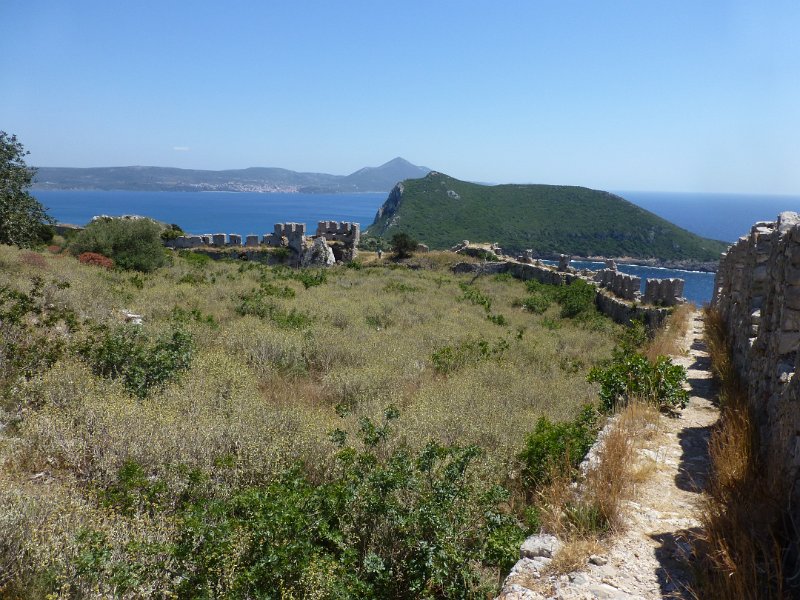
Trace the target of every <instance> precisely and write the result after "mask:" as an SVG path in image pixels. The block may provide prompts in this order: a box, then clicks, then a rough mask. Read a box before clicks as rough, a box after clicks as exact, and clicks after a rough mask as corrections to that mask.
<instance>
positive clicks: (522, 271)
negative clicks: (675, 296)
mask: <svg viewBox="0 0 800 600" xmlns="http://www.w3.org/2000/svg"><path fill="white" fill-rule="evenodd" d="M452 270H453V272H454V273H474V274H480V275H497V274H499V273H509V274H510V275H511V276H513V277H515V278H517V279H521V280H523V281H528V280H530V279H533V280H535V281H538V282H539V283H545V284H548V285H570V284H572V283H573V282H574V281H576V280H578V279H582V280H583V281H586V282H587V283H592V284H594V285H595V286H597V294H596V296H595V302H596V303H597V309H598V310H599V311H600V312H601V313H603V314H604V315H607V316H609V317H610V318H611V319H613V320H614V321H616V322H617V323H623V324H629V323H631V322H632V321H642V322H643V323H644V324H645V325H646V326H647V327H648V328H649V329H651V330H654V329H656V328H658V327H660V326H661V325H663V324H664V322H665V321H666V319H667V316H668V315H669V312H670V310H669V309H668V308H664V307H660V306H647V305H643V304H639V303H637V302H631V301H630V300H625V299H623V298H619V297H617V296H615V295H614V294H613V292H612V290H610V289H608V290H605V289H601V288H600V286H599V285H598V281H597V278H596V274H594V273H592V272H591V271H587V274H581V273H569V272H559V271H558V270H556V269H555V268H554V267H550V266H547V265H544V264H526V263H523V262H519V261H511V260H508V261H500V262H487V263H466V262H465V263H458V264H455V265H453V267H452ZM635 279H637V280H638V279H639V278H638V277H636V278H635ZM637 285H638V284H637ZM637 290H638V288H637Z"/></svg>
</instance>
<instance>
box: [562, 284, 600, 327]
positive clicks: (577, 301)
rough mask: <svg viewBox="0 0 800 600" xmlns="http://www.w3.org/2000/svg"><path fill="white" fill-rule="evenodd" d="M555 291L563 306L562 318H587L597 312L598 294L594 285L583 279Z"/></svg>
mask: <svg viewBox="0 0 800 600" xmlns="http://www.w3.org/2000/svg"><path fill="white" fill-rule="evenodd" d="M555 289H556V299H557V300H558V303H559V304H560V305H561V317H562V318H565V319H572V318H575V317H586V316H591V315H592V314H593V313H595V312H596V309H595V296H596V294H597V292H596V290H595V288H594V286H593V285H591V284H589V283H586V282H585V281H583V280H582V279H576V280H575V281H573V282H572V283H571V284H570V285H564V286H559V287H556V288H555Z"/></svg>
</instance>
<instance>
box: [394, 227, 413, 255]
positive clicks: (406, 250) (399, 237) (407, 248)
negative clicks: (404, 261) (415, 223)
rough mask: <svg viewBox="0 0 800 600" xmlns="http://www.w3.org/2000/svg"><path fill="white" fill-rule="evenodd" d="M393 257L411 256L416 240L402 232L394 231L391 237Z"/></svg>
mask: <svg viewBox="0 0 800 600" xmlns="http://www.w3.org/2000/svg"><path fill="white" fill-rule="evenodd" d="M391 244H392V249H393V250H394V257H395V258H397V259H401V258H411V256H412V255H413V253H414V250H416V249H417V245H418V244H417V240H415V239H414V238H412V237H411V236H410V235H408V234H407V233H404V232H399V233H395V234H394V235H393V236H392V239H391Z"/></svg>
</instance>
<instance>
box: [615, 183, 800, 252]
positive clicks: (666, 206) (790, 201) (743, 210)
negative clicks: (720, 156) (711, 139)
mask: <svg viewBox="0 0 800 600" xmlns="http://www.w3.org/2000/svg"><path fill="white" fill-rule="evenodd" d="M615 193H616V194H617V195H618V196H622V197H623V198H625V199H626V200H628V201H630V202H633V203H634V204H636V205H637V206H641V207H642V208H644V209H645V210H649V211H650V212H652V213H655V214H656V215H658V216H659V217H662V218H664V219H666V220H667V221H670V222H672V223H675V225H678V226H679V227H683V228H684V229H687V230H689V231H691V232H692V233H696V234H697V235H702V236H703V237H707V238H711V239H714V240H721V241H723V242H735V241H736V240H738V239H739V238H740V237H742V236H743V235H747V234H748V233H749V232H750V228H751V227H752V226H753V224H754V223H756V222H757V221H774V220H775V219H776V218H777V216H778V214H780V213H781V212H784V211H793V212H800V196H775V195H767V194H693V193H672V192H632V191H626V192H615Z"/></svg>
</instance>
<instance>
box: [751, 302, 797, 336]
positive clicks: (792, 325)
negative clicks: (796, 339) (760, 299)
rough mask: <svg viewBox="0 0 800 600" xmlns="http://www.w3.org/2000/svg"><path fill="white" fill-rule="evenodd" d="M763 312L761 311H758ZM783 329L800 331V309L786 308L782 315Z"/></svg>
mask: <svg viewBox="0 0 800 600" xmlns="http://www.w3.org/2000/svg"><path fill="white" fill-rule="evenodd" d="M756 312H758V313H759V315H760V314H761V311H756ZM781 329H783V330H784V331H800V310H793V309H791V308H788V307H787V308H784V309H783V314H782V315H781Z"/></svg>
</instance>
